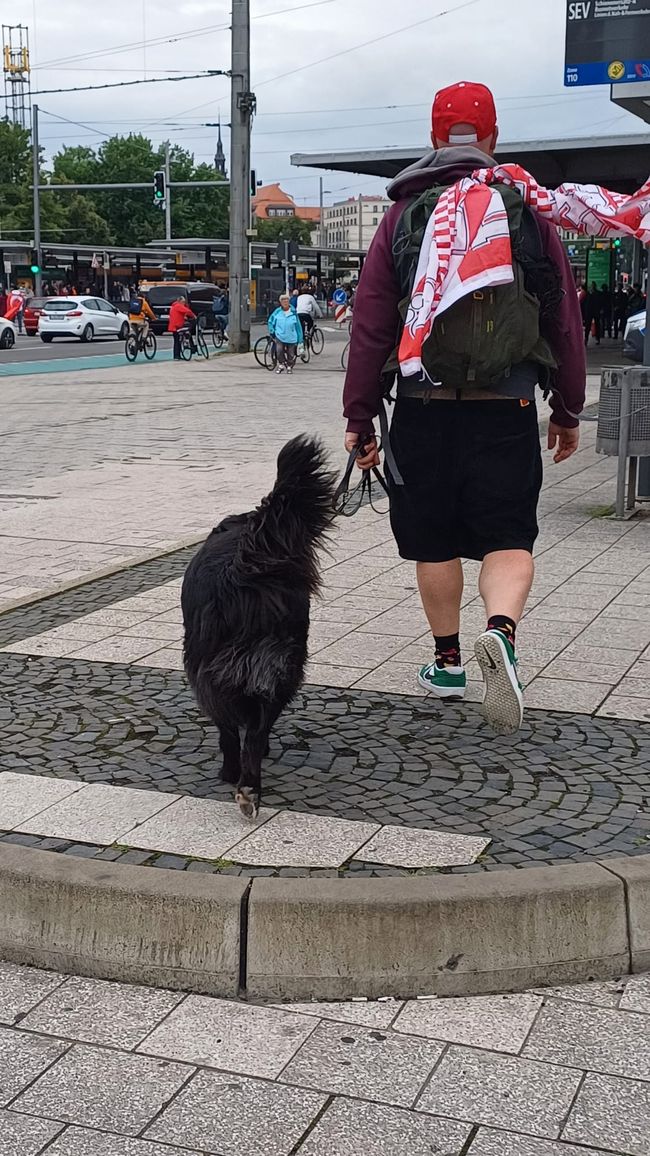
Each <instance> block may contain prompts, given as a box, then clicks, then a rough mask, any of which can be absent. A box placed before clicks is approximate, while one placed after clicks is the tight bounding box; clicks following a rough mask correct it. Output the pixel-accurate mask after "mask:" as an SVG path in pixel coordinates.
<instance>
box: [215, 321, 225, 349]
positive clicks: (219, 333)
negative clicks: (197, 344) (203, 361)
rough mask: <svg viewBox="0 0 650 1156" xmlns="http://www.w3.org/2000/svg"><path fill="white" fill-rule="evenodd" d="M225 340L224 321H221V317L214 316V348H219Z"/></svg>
mask: <svg viewBox="0 0 650 1156" xmlns="http://www.w3.org/2000/svg"><path fill="white" fill-rule="evenodd" d="M225 340H226V326H225V322H224V321H222V319H221V317H215V319H214V324H213V326H212V344H213V345H214V348H215V349H221V347H222V345H223V343H224V341H225Z"/></svg>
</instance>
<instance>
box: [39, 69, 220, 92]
mask: <svg viewBox="0 0 650 1156" xmlns="http://www.w3.org/2000/svg"><path fill="white" fill-rule="evenodd" d="M211 76H230V73H229V72H227V71H225V69H222V68H215V69H210V70H209V71H208V72H191V73H189V74H188V75H187V76H151V77H142V78H141V79H140V80H122V81H115V82H114V83H111V84H79V85H75V86H74V87H73V88H37V89H36V90H35V91H34V92H32V94H31V95H32V96H52V95H53V94H55V93H64V92H98V91H99V90H100V89H105V88H132V87H133V86H134V85H136V84H166V83H168V82H170V83H172V84H177V83H178V81H179V80H204V79H206V78H207V77H211Z"/></svg>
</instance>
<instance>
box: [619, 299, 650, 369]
mask: <svg viewBox="0 0 650 1156" xmlns="http://www.w3.org/2000/svg"><path fill="white" fill-rule="evenodd" d="M644 344H645V309H643V310H642V311H641V312H640V313H633V314H632V316H631V317H630V318H629V319H628V323H627V325H626V326H625V339H624V342H623V357H627V358H628V359H629V360H630V361H638V362H641V361H643V346H644Z"/></svg>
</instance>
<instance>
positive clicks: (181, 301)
mask: <svg viewBox="0 0 650 1156" xmlns="http://www.w3.org/2000/svg"><path fill="white" fill-rule="evenodd" d="M195 326H196V313H193V312H192V310H191V309H190V307H189V305H188V304H187V301H186V300H185V298H184V297H177V298H176V300H175V301H174V303H173V305H172V307H171V309H170V310H169V325H168V326H167V332H168V333H172V334H173V335H174V361H180V359H181V337H180V331H181V329H189V331H190V344H191V347H192V353H196V345H195V344H194V329H195Z"/></svg>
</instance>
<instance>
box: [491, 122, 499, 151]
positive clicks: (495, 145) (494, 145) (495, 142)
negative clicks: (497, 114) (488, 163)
mask: <svg viewBox="0 0 650 1156" xmlns="http://www.w3.org/2000/svg"><path fill="white" fill-rule="evenodd" d="M498 139H499V126H498V125H497V126H496V128H495V130H494V136H493V137H492V151H493V152H494V151H495V149H496V147H497V141H498Z"/></svg>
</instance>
